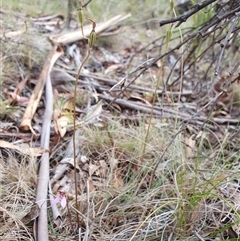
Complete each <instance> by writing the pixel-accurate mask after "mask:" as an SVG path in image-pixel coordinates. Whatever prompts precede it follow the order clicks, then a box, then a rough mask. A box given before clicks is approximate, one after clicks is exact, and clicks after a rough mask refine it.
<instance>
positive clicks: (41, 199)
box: [36, 73, 53, 241]
mask: <svg viewBox="0 0 240 241" xmlns="http://www.w3.org/2000/svg"><path fill="white" fill-rule="evenodd" d="M52 113H53V91H52V84H51V79H50V73H48V75H47V82H46V109H45V113H44V117H43V126H42V133H41V147H44V148H45V149H49V141H50V127H51V120H52ZM48 185H49V152H46V153H44V154H43V156H42V158H41V162H40V168H39V174H38V183H37V194H36V203H37V204H38V206H39V208H40V214H39V216H38V219H37V227H38V228H37V241H48V220H47V196H48Z"/></svg>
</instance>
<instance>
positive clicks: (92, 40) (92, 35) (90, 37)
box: [88, 29, 96, 48]
mask: <svg viewBox="0 0 240 241" xmlns="http://www.w3.org/2000/svg"><path fill="white" fill-rule="evenodd" d="M95 40H96V32H95V29H92V32H91V33H90V36H89V41H88V43H89V48H92V47H93V45H94V43H95Z"/></svg>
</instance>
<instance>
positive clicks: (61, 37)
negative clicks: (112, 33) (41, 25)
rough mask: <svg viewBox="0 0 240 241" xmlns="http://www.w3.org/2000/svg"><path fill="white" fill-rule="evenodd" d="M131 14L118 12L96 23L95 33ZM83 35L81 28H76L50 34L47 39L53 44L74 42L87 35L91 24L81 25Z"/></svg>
mask: <svg viewBox="0 0 240 241" xmlns="http://www.w3.org/2000/svg"><path fill="white" fill-rule="evenodd" d="M130 16H131V14H119V15H117V16H115V17H113V18H111V19H109V20H108V21H106V22H102V23H98V24H97V26H96V29H95V31H96V34H99V33H101V32H103V31H104V30H106V29H107V28H109V27H111V26H113V25H115V24H117V23H118V22H120V21H123V20H124V19H126V18H129V17H130ZM83 31H84V35H85V36H83V35H82V30H81V29H77V30H75V31H72V32H67V33H61V34H58V35H53V36H50V37H49V39H50V41H51V42H52V43H54V44H69V43H72V42H76V41H78V40H81V39H84V37H89V35H90V33H91V31H92V24H90V25H86V26H83Z"/></svg>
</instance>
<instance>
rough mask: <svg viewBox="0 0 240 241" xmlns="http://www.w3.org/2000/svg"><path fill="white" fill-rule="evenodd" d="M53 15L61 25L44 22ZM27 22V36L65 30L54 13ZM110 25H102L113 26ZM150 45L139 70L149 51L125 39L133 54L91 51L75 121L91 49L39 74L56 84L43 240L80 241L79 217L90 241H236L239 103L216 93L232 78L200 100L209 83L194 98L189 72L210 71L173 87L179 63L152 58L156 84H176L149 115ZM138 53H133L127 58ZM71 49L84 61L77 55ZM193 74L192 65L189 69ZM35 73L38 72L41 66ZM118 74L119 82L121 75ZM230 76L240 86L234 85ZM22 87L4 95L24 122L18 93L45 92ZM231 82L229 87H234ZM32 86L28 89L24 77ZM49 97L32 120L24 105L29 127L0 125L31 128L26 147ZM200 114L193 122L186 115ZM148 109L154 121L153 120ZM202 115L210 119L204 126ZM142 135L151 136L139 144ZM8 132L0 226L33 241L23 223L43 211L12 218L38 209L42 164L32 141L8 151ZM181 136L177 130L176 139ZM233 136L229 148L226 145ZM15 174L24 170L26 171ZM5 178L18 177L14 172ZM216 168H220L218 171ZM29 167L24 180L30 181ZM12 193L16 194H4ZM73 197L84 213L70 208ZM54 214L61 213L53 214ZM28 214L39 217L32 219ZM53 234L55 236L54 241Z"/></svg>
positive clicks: (163, 89)
mask: <svg viewBox="0 0 240 241" xmlns="http://www.w3.org/2000/svg"><path fill="white" fill-rule="evenodd" d="M24 18H25V19H26V18H27V16H24ZM51 18H52V19H55V18H57V19H59V20H57V21H52V22H51V21H50V20H51ZM30 21H33V22H34V24H33V26H34V28H35V27H36V26H41V28H40V29H41V31H43V32H48V33H49V32H50V33H54V34H55V32H57V31H58V28H59V26H60V25H61V24H62V23H61V21H62V18H61V17H59V16H49V19H44V18H43V19H38V20H36V19H35V20H33V19H31V20H30ZM44 21H46V22H44ZM49 21H50V22H49ZM109 22H110V23H111V21H110V20H109ZM109 22H106V23H105V24H107V23H108V24H107V26H110V25H111V24H109ZM114 24H115V23H114ZM50 26H51V27H50ZM101 26H102V25H101ZM99 31H100V30H99ZM101 31H103V32H104V30H101ZM9 33H10V32H9ZM12 33H14V34H15V35H16V34H17V36H18V35H19V36H21V35H24V32H18V31H17V30H16V31H13V32H12ZM73 33H74V32H73ZM73 33H72V34H73ZM108 34H109V33H108ZM5 37H7V36H5ZM15 38H16V37H15ZM65 38H66V40H65ZM76 38H77V39H78V40H79V38H80V36H77V37H76V33H74V36H73V37H71V35H70V34H68V33H67V34H65V33H60V34H58V35H55V36H54V35H51V36H50V39H51V41H52V42H54V41H55V42H59V41H60V42H61V43H63V44H66V45H68V47H71V46H73V45H74V44H75V42H76ZM64 41H65V42H64ZM71 42H73V43H72V44H71ZM157 44H158V42H156V43H155V44H154V43H153V44H152V46H150V47H148V53H149V60H148V61H146V62H145V64H143V63H144V61H143V59H144V57H145V56H144V52H143V51H140V50H141V49H142V48H143V47H144V46H141V45H140V46H139V43H132V45H133V46H130V47H132V48H133V50H131V49H125V50H124V51H122V52H120V53H113V50H112V49H111V48H109V47H107V46H106V47H105V48H98V46H96V49H95V50H94V51H93V56H94V57H93V58H92V59H91V61H90V62H89V63H88V64H87V66H86V68H85V69H84V71H83V72H82V73H81V75H80V80H79V84H78V90H77V91H78V103H77V108H78V109H77V112H76V113H77V116H73V115H72V102H71V99H72V98H73V95H72V91H73V85H74V81H75V77H76V74H77V69H78V67H79V63H81V61H82V58H83V57H82V55H83V56H84V51H86V45H85V43H84V40H82V42H80V43H78V44H77V45H76V46H74V48H73V49H74V51H75V53H74V52H73V53H72V54H70V55H66V54H65V55H64V56H61V57H60V56H57V57H56V59H55V60H54V62H55V61H56V64H55V68H51V67H49V66H50V65H51V66H53V63H52V64H50V65H49V64H47V65H46V68H44V67H43V70H42V73H44V71H45V75H46V76H51V80H52V86H53V88H54V93H56V98H55V104H54V109H53V119H52V122H51V123H50V124H51V126H50V137H51V139H52V140H53V139H54V138H55V140H58V141H55V144H54V145H52V146H51V148H50V149H49V150H48V153H47V154H49V160H50V164H49V168H50V172H49V178H50V185H51V188H49V190H52V191H51V195H50V196H51V197H49V199H50V200H52V201H51V203H52V205H51V204H49V203H48V204H47V213H48V214H49V218H48V220H47V222H48V223H47V224H48V225H50V226H51V228H52V232H50V233H49V236H50V239H51V240H66V238H68V239H69V240H75V237H74V233H77V232H79V230H76V213H78V214H79V216H80V223H81V232H82V235H86V233H88V235H89V237H91V240H123V239H124V240H158V239H166V237H171V236H175V237H176V238H177V237H179V240H180V239H182V238H185V237H191V238H192V239H195V237H198V235H199V236H200V237H203V238H207V237H210V238H212V239H215V238H216V239H217V238H219V237H220V238H226V237H228V238H238V237H239V214H238V211H239V210H238V208H239V181H238V178H237V177H238V174H239V161H238V154H239V153H238V149H237V147H236V146H237V143H238V135H237V132H233V131H234V130H235V129H236V124H237V123H238V119H237V118H236V117H237V116H238V110H237V108H236V106H234V104H232V100H233V99H234V98H237V97H236V96H234V95H236V94H235V93H234V95H233V94H232V93H233V90H232V89H231V88H230V89H228V91H227V93H226V92H224V93H222V87H221V88H219V85H220V86H222V85H223V84H225V83H226V82H229V76H225V75H224V74H223V75H222V78H221V79H220V80H218V81H217V84H216V85H214V86H213V88H212V89H210V90H209V91H207V92H206V89H208V88H207V86H208V84H209V83H208V79H207V78H206V81H202V80H201V81H202V82H201V84H202V85H203V86H204V88H205V90H204V88H203V87H199V88H200V91H199V92H196V88H198V86H196V85H195V84H194V83H193V81H197V80H196V75H201V74H202V72H204V71H205V70H204V71H203V69H199V70H197V71H192V73H191V72H190V73H189V72H186V74H185V75H184V78H183V80H182V84H181V85H180V83H179V82H176V79H177V78H178V76H179V72H181V68H180V65H179V62H176V61H177V59H176V58H175V59H174V61H175V62H176V63H177V65H176V66H175V62H174V63H172V59H173V58H170V60H169V61H170V62H169V63H168V62H167V61H166V62H158V65H159V64H160V65H164V71H163V72H162V78H163V79H166V78H168V77H169V76H171V81H170V82H169V84H168V85H166V86H164V84H163V85H161V86H160V88H159V89H158V90H157V93H158V98H159V99H158V101H157V102H155V105H154V107H153V108H152V105H151V104H152V103H153V100H152V96H153V94H154V86H155V84H156V83H155V82H156V79H155V76H156V73H158V68H159V66H158V65H157V64H152V63H151V58H155V57H156V55H155V51H154V48H156V46H157ZM136 49H137V50H138V51H139V52H138V54H136V55H134V57H133V58H132V60H131V59H130V58H131V57H132V56H133V55H132V54H135V52H137V51H136ZM78 50H80V51H79V52H80V53H81V55H79V54H77V51H78ZM131 51H133V53H131ZM129 52H130V54H129ZM99 53H101V55H100V57H101V58H100V57H99ZM63 54H64V53H63V52H62V50H61V55H63ZM95 56H96V57H95ZM130 60H131V61H132V62H131V61H130ZM128 64H129V65H130V66H135V67H133V68H132V69H133V71H132V72H129V71H128V70H127V69H128V68H127V67H129V66H127V65H128ZM173 65H174V66H175V67H174V68H172V67H173ZM96 66H100V67H99V68H96ZM136 66H137V67H136ZM188 67H189V64H187V65H186V68H188ZM48 68H49V69H48ZM202 68H204V66H203V67H202ZM142 69H143V70H144V71H143V72H141V70H142ZM139 71H140V72H139ZM129 73H130V74H129ZM25 75H26V76H28V75H27V74H24V76H25ZM37 75H38V76H39V75H40V71H38V70H37ZM121 75H124V76H125V77H124V78H119V76H121ZM17 76H18V75H17ZM40 76H41V75H40ZM126 76H127V77H126ZM234 77H235V76H234ZM18 78H19V76H18ZM169 78H170V77H169ZM175 78H176V79H175ZM45 79H46V77H44V78H42V80H45ZM232 79H234V78H232ZM235 79H236V80H239V79H237V77H235ZM19 80H20V81H19V84H17V85H16V83H15V84H13V85H12V87H13V89H14V90H13V89H12V90H11V89H10V90H8V91H7V92H5V93H7V94H6V98H10V103H11V104H12V105H16V106H17V107H19V109H20V111H21V112H22V116H26V112H27V108H26V109H24V108H25V107H24V106H22V105H21V102H22V101H19V100H20V98H25V97H21V93H24V92H25V93H26V92H30V93H28V94H29V97H30V98H33V96H34V95H36V94H37V95H38V94H39V93H40V92H41V91H42V89H43V87H44V84H43V83H41V87H37V86H40V82H41V79H40V78H39V80H38V81H35V84H34V85H35V86H36V87H35V88H36V91H35V90H32V89H31V88H29V86H26V82H25V81H27V77H25V78H22V80H21V78H19ZM237 82H238V81H235V82H234V84H236V86H235V87H236V88H237V85H238V83H237ZM31 83H32V84H33V83H34V81H33V80H31ZM119 83H120V84H119ZM174 83H177V84H174ZM218 84H219V85H218ZM39 88H40V89H39ZM181 88H182V89H181ZM109 90H111V91H109ZM25 93H24V95H25ZM196 93H199V95H197V94H196ZM213 93H217V94H219V96H218V97H219V98H215V99H214V101H212V98H213ZM85 94H86V95H85ZM149 97H151V98H150V99H149ZM179 97H180V101H179ZM203 97H205V98H203ZM27 98H28V97H27ZM27 98H26V100H27ZM34 98H35V97H34ZM62 100H63V102H64V103H63V102H61V101H62ZM235 100H236V99H235ZM44 101H45V100H44V97H42V95H39V96H38V98H37V103H36V104H35V107H34V109H35V110H36V111H37V113H36V115H35V117H34V118H35V119H33V116H34V114H33V112H32V111H33V105H32V102H31V101H29V103H28V106H29V111H30V112H31V114H28V115H29V116H30V122H29V120H28V121H27V124H24V119H22V122H21V124H20V125H19V122H16V121H15V118H12V117H11V116H8V115H7V116H4V118H5V119H3V122H4V121H9V120H11V121H13V124H12V125H16V126H17V127H19V126H20V127H21V126H22V127H26V126H27V127H26V128H23V129H30V130H31V132H32V134H34V135H33V136H32V139H30V138H29V137H28V142H31V140H33V138H38V136H39V134H41V135H42V133H43V132H41V131H40V130H41V129H42V128H41V125H42V123H43V119H42V118H43V115H42V114H41V110H44V109H45V107H46V106H45V103H44ZM211 101H212V102H211ZM210 102H211V103H213V109H211V108H208V106H207V105H208V103H210ZM59 103H61V104H62V105H61V104H59ZM193 104H194V105H193ZM203 107H204V108H203ZM220 109H221V110H220ZM24 110H25V114H24V115H23V113H24ZM152 110H153V111H152ZM196 111H197V112H198V116H197V117H196V118H192V116H194V115H195V113H196ZM151 113H153V118H152V121H149V117H150V116H151ZM209 113H210V114H211V113H212V116H211V118H209ZM13 115H14V114H13ZM73 118H76V120H77V122H76V123H77V127H78V130H77V131H76V143H77V152H76V160H77V176H78V178H77V180H78V185H77V186H78V189H77V190H75V188H74V186H75V183H74V182H75V180H74V172H73V169H74V168H73V167H74V158H73V156H74V155H73V142H72V131H73V126H72V120H73ZM31 122H35V124H36V125H38V126H39V128H35V129H34V127H33V126H32V125H31ZM53 123H54V124H53ZM184 123H187V125H185V124H184ZM54 125H55V126H54ZM186 126H187V128H185V127H186ZM148 127H150V129H149V135H148V138H147V141H146V142H145V138H146V130H147V129H148ZM7 128H9V127H6V125H5V126H4V125H3V127H2V125H1V128H0V134H1V138H2V139H3V140H1V143H2V145H0V146H1V163H0V164H1V169H0V170H2V171H1V175H2V180H1V185H2V188H1V189H2V190H1V194H2V196H3V199H2V200H1V202H2V204H3V206H1V213H2V217H3V218H1V223H3V224H4V227H7V226H8V225H9V226H8V229H9V227H11V229H9V230H7V229H6V228H4V229H3V232H2V233H1V236H3V237H4V239H6V240H18V237H21V238H22V239H24V240H34V236H35V237H36V235H37V234H36V233H35V232H34V231H33V226H34V225H30V226H27V224H29V221H34V220H35V219H36V218H37V217H38V215H39V210H38V209H36V210H35V211H30V212H28V213H27V214H25V216H24V215H22V217H18V216H17V215H18V213H19V212H22V213H23V210H26V209H28V210H30V209H29V208H30V207H33V209H34V207H35V206H36V204H35V201H36V200H35V190H36V185H37V183H36V179H37V175H38V168H37V164H38V162H39V159H37V158H36V156H37V155H39V154H37V153H39V152H37V150H40V149H41V147H40V143H39V141H38V140H37V141H35V142H36V144H37V145H39V147H36V148H35V147H34V148H35V149H31V148H32V147H29V148H27V150H25V151H23V150H22V149H20V147H18V146H16V145H13V144H12V143H13V141H15V140H16V138H19V139H22V135H23V134H25V133H24V132H23V130H21V129H19V130H18V129H15V130H12V129H10V131H11V133H12V134H15V136H11V135H9V134H8V136H6V135H5V136H4V135H3V134H4V133H7V131H6V130H7ZM178 129H179V130H180V132H177V135H176V131H178ZM8 130H9V129H8ZM200 130H201V131H200ZM14 132H16V133H14ZM227 134H228V135H227ZM210 136H211V138H209V137H210ZM233 139H234V140H236V141H235V143H232V141H231V140H233ZM26 142H27V140H26ZM50 144H51V140H50ZM144 146H146V147H145V151H144V152H143V149H144ZM13 150H17V151H18V152H15V151H13ZM21 152H22V153H23V154H21ZM32 152H34V153H32ZM43 153H45V151H43ZM26 154H27V155H28V156H26ZM40 154H42V153H41V152H40ZM23 159H24V162H23V161H22V160H23ZM159 159H160V162H159ZM11 167H13V168H11ZM23 167H26V170H23V169H22V168H23ZM18 169H19V170H20V169H21V170H23V173H21V172H20V171H17V170H18ZM10 170H12V171H13V170H14V171H15V172H14V173H10ZM209 170H212V171H211V172H209ZM221 170H225V171H224V173H222V171H221ZM29 171H30V174H31V175H28V173H29ZM226 171H227V172H226ZM223 174H224V175H223ZM11 175H13V176H11ZM33 180H34V182H33ZM11 190H16V192H15V191H14V192H12V193H11V196H9V197H8V195H9V194H10V192H11ZM76 191H77V195H78V197H79V199H78V200H79V210H76V209H75V207H74V199H75V192H76ZM23 194H24V195H23ZM14 195H15V196H14ZM54 198H55V199H54ZM12 200H15V201H12ZM54 200H55V201H54ZM41 201H43V200H41ZM46 201H47V200H44V202H45V203H46ZM58 202H60V204H61V205H60V206H58ZM37 204H39V203H37ZM37 206H38V205H37ZM51 206H52V207H51ZM53 206H55V207H54V208H57V211H56V210H55V211H54V208H53ZM38 207H39V206H38ZM41 208H42V206H41V205H40V209H41ZM51 209H52V210H51ZM14 213H17V214H16V215H15V214H14ZM25 213H26V212H25ZM30 213H36V215H33V216H32V217H31V215H30V216H28V214H30ZM25 219H26V220H27V221H24V220H25ZM34 222H35V221H34ZM6 225H7V226H6ZM56 232H60V233H62V234H61V235H59V236H58V238H57V239H56V237H55V234H54V233H56ZM14 233H17V237H16V236H15V237H14V236H13V235H14Z"/></svg>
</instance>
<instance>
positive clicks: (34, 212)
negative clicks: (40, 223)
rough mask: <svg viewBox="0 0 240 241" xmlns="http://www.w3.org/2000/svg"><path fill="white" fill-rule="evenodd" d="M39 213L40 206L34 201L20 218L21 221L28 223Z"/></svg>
mask: <svg viewBox="0 0 240 241" xmlns="http://www.w3.org/2000/svg"><path fill="white" fill-rule="evenodd" d="M39 214H40V208H39V206H38V205H37V204H36V203H34V204H33V205H32V207H31V209H30V211H29V212H28V213H27V214H26V215H25V216H24V217H23V218H22V219H21V221H22V222H23V223H24V224H28V223H30V222H31V221H33V220H34V219H36V218H37V217H38V216H39Z"/></svg>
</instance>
